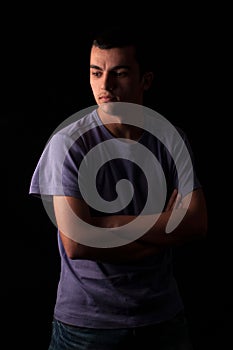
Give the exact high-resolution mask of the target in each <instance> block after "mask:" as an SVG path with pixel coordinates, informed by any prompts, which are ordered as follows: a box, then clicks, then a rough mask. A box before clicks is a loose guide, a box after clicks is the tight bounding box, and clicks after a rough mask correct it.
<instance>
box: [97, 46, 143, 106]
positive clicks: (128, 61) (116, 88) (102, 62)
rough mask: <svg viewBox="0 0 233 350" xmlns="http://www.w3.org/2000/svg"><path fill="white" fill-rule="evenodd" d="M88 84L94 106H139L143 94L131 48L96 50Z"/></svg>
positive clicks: (141, 81)
mask: <svg viewBox="0 0 233 350" xmlns="http://www.w3.org/2000/svg"><path fill="white" fill-rule="evenodd" d="M90 84H91V88H92V92H93V95H94V98H95V101H96V103H97V105H99V106H100V105H102V104H106V103H109V102H130V103H135V104H142V102H143V93H144V90H145V84H144V78H143V77H141V76H140V71H139V65H138V63H137V61H136V59H135V52H134V47H131V46H129V47H124V48H113V49H107V50H103V49H99V48H98V47H95V46H93V47H92V49H91V55H90Z"/></svg>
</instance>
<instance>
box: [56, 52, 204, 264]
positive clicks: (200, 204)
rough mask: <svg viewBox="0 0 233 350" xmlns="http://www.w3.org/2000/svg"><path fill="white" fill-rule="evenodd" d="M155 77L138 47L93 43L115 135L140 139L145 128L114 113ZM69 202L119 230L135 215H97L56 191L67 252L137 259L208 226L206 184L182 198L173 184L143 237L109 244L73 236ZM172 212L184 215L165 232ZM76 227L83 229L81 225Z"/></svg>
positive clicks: (96, 91) (139, 97)
mask: <svg viewBox="0 0 233 350" xmlns="http://www.w3.org/2000/svg"><path fill="white" fill-rule="evenodd" d="M152 80H153V73H152V72H147V73H145V74H142V75H141V74H140V70H139V65H138V62H137V61H136V59H135V51H134V47H132V46H129V47H125V48H112V49H108V50H102V49H99V48H97V47H92V49H91V53H90V85H91V88H92V92H93V96H94V98H95V101H96V103H97V105H98V114H99V117H100V119H101V121H102V122H103V124H104V125H105V127H106V128H107V129H108V130H109V131H110V132H111V133H112V134H113V135H114V136H116V137H124V138H126V139H131V140H137V139H138V138H139V137H140V135H141V133H142V129H140V128H139V127H135V126H133V125H129V124H124V116H122V115H121V114H120V112H119V111H118V112H119V113H115V111H116V110H115V109H114V103H115V102H130V103H135V104H138V105H143V96H144V92H145V91H146V90H147V89H149V88H150V86H151V83H152ZM115 106H116V104H115ZM113 111H114V113H113ZM138 118H140V115H139V116H138ZM142 123H143V120H142ZM67 202H68V204H69V206H70V207H71V208H72V210H73V212H74V213H75V215H77V216H78V217H79V218H81V220H83V221H84V222H87V223H89V224H90V225H93V226H99V227H107V228H114V229H116V230H118V229H119V230H120V229H121V226H123V225H125V224H126V223H129V222H132V221H133V220H134V219H135V217H134V216H127V215H124V216H123V215H122V216H121V215H112V216H105V217H102V218H93V217H91V215H90V212H89V208H88V206H87V204H86V203H85V202H84V201H83V200H81V199H77V198H73V197H63V196H54V210H55V216H56V220H57V225H58V227H59V231H60V235H61V239H62V242H63V245H64V248H65V250H66V253H67V256H68V257H69V258H71V259H77V258H79V259H91V260H92V259H93V260H98V261H106V262H112V263H123V262H133V261H137V260H139V259H142V258H145V257H147V256H149V255H152V254H157V253H158V252H160V251H161V250H162V249H164V248H165V247H168V246H174V245H180V244H183V243H185V242H187V241H190V240H194V239H197V238H202V237H205V235H206V232H207V210H206V203H205V198H204V195H203V191H202V189H197V190H195V191H193V192H191V193H189V194H188V195H187V196H186V197H185V198H180V196H179V194H178V193H177V190H176V189H174V192H173V194H172V196H171V198H170V200H169V202H168V204H167V207H166V209H165V210H164V212H163V213H161V214H160V215H158V220H155V223H154V225H153V226H152V227H151V228H150V229H149V230H148V231H147V232H146V233H145V234H144V235H143V236H142V237H141V238H139V239H137V240H135V241H134V242H131V243H128V244H125V245H122V246H119V247H114V248H107V249H106V248H95V247H89V246H85V245H83V244H80V243H78V242H76V241H74V240H72V239H71V238H70V237H69V234H68V232H69V222H70V220H69V217H68V215H67V214H66V215H64V212H65V210H64V206H65V204H66V203H67ZM171 213H173V220H179V218H180V217H182V220H181V222H180V224H179V225H178V226H177V227H176V228H175V230H174V231H173V232H172V234H166V233H165V232H166V226H167V223H168V221H169V218H170V216H171ZM153 218H154V217H153ZM148 219H150V216H144V217H142V219H141V222H140V225H141V228H142V230H143V227H144V224H145V221H146V220H148ZM174 222H175V221H174ZM77 229H80V230H81V229H82V228H81V227H80V228H77ZM87 234H88V233H87Z"/></svg>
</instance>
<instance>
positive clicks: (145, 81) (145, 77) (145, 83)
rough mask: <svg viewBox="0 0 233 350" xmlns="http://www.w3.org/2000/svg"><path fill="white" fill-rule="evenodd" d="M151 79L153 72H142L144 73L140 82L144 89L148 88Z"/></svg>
mask: <svg viewBox="0 0 233 350" xmlns="http://www.w3.org/2000/svg"><path fill="white" fill-rule="evenodd" d="M153 79H154V74H153V72H146V73H144V75H143V77H142V83H143V88H144V90H148V89H149V88H150V87H151V84H152V82H153Z"/></svg>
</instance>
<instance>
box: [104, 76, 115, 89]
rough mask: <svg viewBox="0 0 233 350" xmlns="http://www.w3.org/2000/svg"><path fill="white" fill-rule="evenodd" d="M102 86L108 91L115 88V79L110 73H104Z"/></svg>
mask: <svg viewBox="0 0 233 350" xmlns="http://www.w3.org/2000/svg"><path fill="white" fill-rule="evenodd" d="M101 88H102V89H103V90H106V91H112V90H113V88H114V79H113V77H112V75H111V74H110V73H105V74H103V75H102V84H101Z"/></svg>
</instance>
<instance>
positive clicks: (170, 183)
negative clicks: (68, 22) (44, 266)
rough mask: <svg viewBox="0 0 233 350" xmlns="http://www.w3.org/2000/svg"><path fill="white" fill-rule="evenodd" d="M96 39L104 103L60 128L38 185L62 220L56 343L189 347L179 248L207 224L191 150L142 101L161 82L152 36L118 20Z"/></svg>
mask: <svg viewBox="0 0 233 350" xmlns="http://www.w3.org/2000/svg"><path fill="white" fill-rule="evenodd" d="M94 39H95V40H93V42H92V46H91V52H90V85H91V88H92V91H93V95H94V98H95V101H96V103H97V106H95V108H92V110H90V111H87V112H86V113H84V115H83V116H82V117H80V118H78V119H77V120H76V121H72V122H70V123H67V125H65V126H64V125H63V127H62V128H59V130H58V131H57V132H56V133H54V135H53V136H52V137H51V139H50V141H49V142H48V144H47V145H46V147H45V150H44V152H43V154H42V156H41V158H40V161H39V162H38V165H37V167H36V170H35V172H34V174H33V178H32V181H31V186H30V193H31V194H33V195H40V196H41V197H42V198H44V201H45V202H46V203H50V204H51V203H52V205H53V209H54V213H55V216H54V222H55V224H56V225H57V227H58V244H59V251H60V256H61V274H60V281H59V285H58V290H57V299H56V304H55V310H54V320H53V331H52V337H51V343H50V346H49V350H64V349H69V350H72V349H79V350H84V349H93V350H98V349H102V350H104V349H107V350H111V349H121V350H122V349H128V348H129V347H132V348H135V347H136V346H138V347H139V348H141V347H144V348H145V349H158V350H159V349H177V350H178V349H180V350H181V349H185V350H188V349H191V344H190V341H189V335H188V330H187V324H186V319H185V316H184V306H183V303H182V300H181V296H180V294H179V290H178V287H177V284H176V281H175V279H174V276H173V272H172V247H173V246H175V245H180V244H182V243H185V242H187V241H190V240H194V239H196V238H199V237H204V236H205V234H206V231H207V216H206V207H205V199H204V196H203V191H202V188H201V185H200V183H199V181H198V179H197V176H196V174H195V171H194V169H193V162H192V156H191V155H192V153H191V149H190V146H189V143H188V141H187V139H186V137H185V134H184V133H183V132H182V131H181V130H179V132H178V131H177V129H176V128H173V127H172V126H171V124H170V123H168V122H166V121H165V120H164V119H163V118H159V116H157V115H155V116H154V115H153V112H152V113H150V111H149V110H148V109H147V108H144V107H143V103H144V93H145V91H147V90H148V89H149V88H150V86H151V84H152V80H153V69H151V66H150V65H149V63H150V62H149V56H148V55H147V51H146V50H147V49H148V47H146V45H145V42H144V43H143V42H142V41H141V40H140V37H138V36H137V34H136V33H130V32H129V31H124V30H123V31H122V30H120V29H118V28H114V29H113V30H108V31H106V32H105V33H104V32H103V33H102V34H99V35H97V36H96V37H95V38H94ZM147 114H148V115H150V114H152V118H151V116H147ZM129 182H130V184H131V185H130V184H129ZM145 208H146V209H145Z"/></svg>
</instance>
